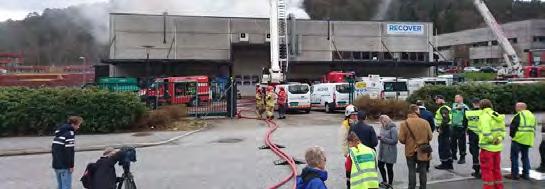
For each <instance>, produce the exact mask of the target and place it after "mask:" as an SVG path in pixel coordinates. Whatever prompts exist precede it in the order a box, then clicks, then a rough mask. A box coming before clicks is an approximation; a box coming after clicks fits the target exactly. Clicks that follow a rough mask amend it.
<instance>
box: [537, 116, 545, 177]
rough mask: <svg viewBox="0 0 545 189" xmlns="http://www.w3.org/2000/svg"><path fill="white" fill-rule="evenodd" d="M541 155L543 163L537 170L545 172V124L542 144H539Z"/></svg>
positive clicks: (542, 132)
mask: <svg viewBox="0 0 545 189" xmlns="http://www.w3.org/2000/svg"><path fill="white" fill-rule="evenodd" d="M539 155H540V156H541V164H540V165H539V167H538V168H537V169H536V171H537V172H540V173H545V126H542V127H541V144H540V145H539Z"/></svg>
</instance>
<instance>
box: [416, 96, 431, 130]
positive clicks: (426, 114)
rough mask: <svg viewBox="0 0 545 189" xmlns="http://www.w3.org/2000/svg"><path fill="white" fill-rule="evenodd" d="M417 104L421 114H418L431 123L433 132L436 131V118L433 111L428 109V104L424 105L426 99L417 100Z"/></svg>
mask: <svg viewBox="0 0 545 189" xmlns="http://www.w3.org/2000/svg"><path fill="white" fill-rule="evenodd" d="M416 105H417V106H418V108H419V109H420V114H419V115H418V116H419V117H420V118H422V119H425V120H426V121H428V123H429V124H430V127H431V132H434V131H435V119H434V115H433V113H431V112H430V111H428V110H427V109H426V106H424V101H421V100H419V101H417V102H416Z"/></svg>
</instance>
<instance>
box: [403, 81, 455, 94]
mask: <svg viewBox="0 0 545 189" xmlns="http://www.w3.org/2000/svg"><path fill="white" fill-rule="evenodd" d="M448 84H449V82H448V79H446V78H439V77H423V78H414V79H409V81H408V83H407V85H408V88H409V95H411V94H413V93H414V92H415V91H417V90H419V89H420V88H422V87H424V86H426V85H448Z"/></svg>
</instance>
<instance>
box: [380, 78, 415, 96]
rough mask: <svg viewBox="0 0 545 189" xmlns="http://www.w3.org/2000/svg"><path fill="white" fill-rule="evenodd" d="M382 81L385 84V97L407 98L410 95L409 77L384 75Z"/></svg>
mask: <svg viewBox="0 0 545 189" xmlns="http://www.w3.org/2000/svg"><path fill="white" fill-rule="evenodd" d="M381 81H382V82H383V85H384V90H383V91H384V92H383V93H384V99H398V100H405V99H407V98H408V97H409V89H408V87H407V83H408V81H409V80H408V79H400V78H396V77H383V78H381Z"/></svg>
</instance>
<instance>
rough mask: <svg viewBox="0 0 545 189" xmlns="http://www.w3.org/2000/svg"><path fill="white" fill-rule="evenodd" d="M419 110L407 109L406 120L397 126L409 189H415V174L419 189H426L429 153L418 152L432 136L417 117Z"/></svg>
mask: <svg viewBox="0 0 545 189" xmlns="http://www.w3.org/2000/svg"><path fill="white" fill-rule="evenodd" d="M418 112H419V108H418V106H416V105H411V106H410V107H409V114H408V115H407V120H405V121H404V122H401V124H400V126H399V142H400V143H401V144H405V156H406V158H407V167H408V169H409V189H414V188H416V172H418V174H419V180H420V187H419V188H420V189H426V182H427V169H428V162H429V161H430V160H431V154H430V153H424V152H422V151H421V150H419V148H418V147H419V146H420V145H423V144H429V143H430V141H431V139H432V137H433V135H432V132H431V127H430V125H429V123H428V122H427V121H426V120H424V119H422V118H419V117H418Z"/></svg>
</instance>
